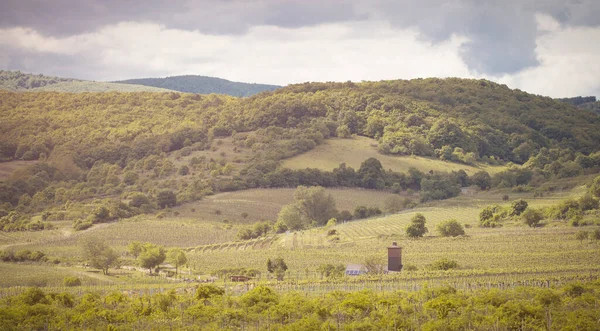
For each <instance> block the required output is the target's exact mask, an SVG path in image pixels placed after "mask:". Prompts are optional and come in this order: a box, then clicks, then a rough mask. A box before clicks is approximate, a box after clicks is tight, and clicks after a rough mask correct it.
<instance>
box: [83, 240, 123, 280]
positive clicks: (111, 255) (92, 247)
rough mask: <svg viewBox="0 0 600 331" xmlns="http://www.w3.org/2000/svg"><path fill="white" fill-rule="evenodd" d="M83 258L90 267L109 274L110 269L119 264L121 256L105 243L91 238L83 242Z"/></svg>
mask: <svg viewBox="0 0 600 331" xmlns="http://www.w3.org/2000/svg"><path fill="white" fill-rule="evenodd" d="M83 257H84V258H85V259H86V260H87V261H88V263H89V264H90V266H92V267H93V268H98V269H101V270H102V273H104V274H105V275H106V274H108V268H110V267H113V266H115V265H117V264H118V261H119V256H118V255H117V253H116V252H115V251H114V250H113V249H112V248H111V247H109V246H108V245H107V244H106V243H105V242H104V241H102V240H100V239H97V238H94V237H91V238H88V239H86V240H84V241H83Z"/></svg>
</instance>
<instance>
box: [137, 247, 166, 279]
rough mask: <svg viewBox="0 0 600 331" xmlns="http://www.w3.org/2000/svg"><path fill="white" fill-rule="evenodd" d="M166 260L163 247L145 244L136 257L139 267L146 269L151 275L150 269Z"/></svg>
mask: <svg viewBox="0 0 600 331" xmlns="http://www.w3.org/2000/svg"><path fill="white" fill-rule="evenodd" d="M166 258H167V256H166V253H165V248H164V247H162V246H156V245H153V244H151V243H145V244H143V245H142V251H141V252H140V255H139V256H138V262H139V264H140V267H142V268H146V269H148V270H150V273H152V269H153V268H154V267H157V266H159V265H160V264H161V263H163V262H164V261H165V259H166Z"/></svg>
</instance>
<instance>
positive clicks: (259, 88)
mask: <svg viewBox="0 0 600 331" xmlns="http://www.w3.org/2000/svg"><path fill="white" fill-rule="evenodd" d="M115 83H121V84H136V85H144V86H153V87H159V88H165V89H169V90H175V91H180V92H186V93H200V94H211V93H215V94H227V95H232V96H236V97H248V96H251V95H254V94H257V93H260V92H263V91H273V90H275V89H278V88H280V87H281V86H277V85H266V84H250V83H239V82H232V81H229V80H226V79H221V78H216V77H207V76H196V75H186V76H172V77H165V78H140V79H128V80H122V81H116V82H115Z"/></svg>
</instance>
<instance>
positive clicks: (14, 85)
mask: <svg viewBox="0 0 600 331" xmlns="http://www.w3.org/2000/svg"><path fill="white" fill-rule="evenodd" d="M0 90H7V91H15V92H24V91H27V92H68V93H81V92H169V90H167V89H161V88H155V87H149V86H142V85H132V84H116V83H104V82H92V81H85V80H78V79H72V78H60V77H52V76H44V75H42V74H39V75H33V74H25V73H22V72H20V71H4V70H0Z"/></svg>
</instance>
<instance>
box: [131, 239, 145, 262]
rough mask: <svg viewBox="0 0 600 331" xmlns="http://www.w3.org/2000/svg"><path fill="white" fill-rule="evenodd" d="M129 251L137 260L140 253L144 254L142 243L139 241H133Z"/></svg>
mask: <svg viewBox="0 0 600 331" xmlns="http://www.w3.org/2000/svg"><path fill="white" fill-rule="evenodd" d="M127 251H128V252H129V254H131V255H132V256H133V257H134V258H136V259H137V257H138V256H140V253H141V252H142V243H141V242H139V241H132V242H130V243H129V244H128V245H127Z"/></svg>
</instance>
